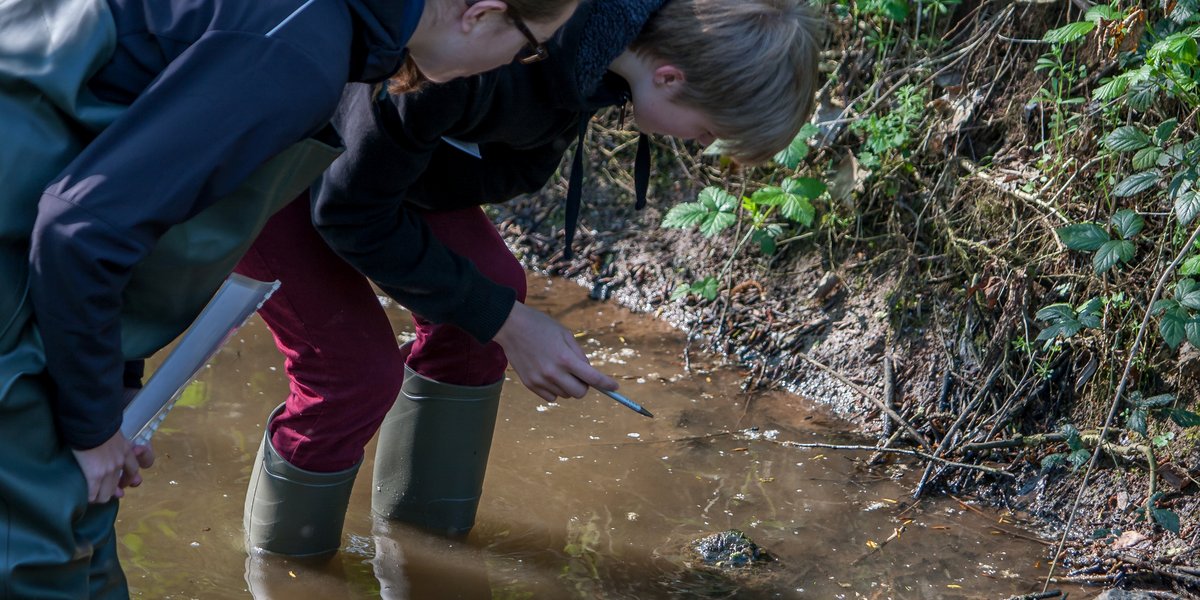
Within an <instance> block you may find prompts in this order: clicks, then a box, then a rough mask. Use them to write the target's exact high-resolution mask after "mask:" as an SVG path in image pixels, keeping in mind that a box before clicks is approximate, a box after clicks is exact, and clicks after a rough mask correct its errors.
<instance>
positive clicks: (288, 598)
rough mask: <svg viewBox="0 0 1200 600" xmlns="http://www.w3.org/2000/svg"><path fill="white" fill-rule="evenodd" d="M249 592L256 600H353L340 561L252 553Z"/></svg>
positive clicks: (249, 559)
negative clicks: (347, 599) (308, 599)
mask: <svg viewBox="0 0 1200 600" xmlns="http://www.w3.org/2000/svg"><path fill="white" fill-rule="evenodd" d="M245 577H246V589H248V590H249V591H250V596H251V597H253V598H254V599H255V600H294V599H296V598H354V597H355V595H354V594H353V592H352V590H351V586H350V582H349V581H348V580H347V578H346V573H345V571H344V569H343V568H342V563H341V561H337V560H333V561H331V560H328V559H327V558H325V559H322V560H320V561H319V562H316V563H314V562H311V561H305V560H304V559H297V558H292V557H287V556H279V555H274V554H271V553H269V552H263V551H261V550H253V551H251V552H250V553H249V556H247V557H246V573H245Z"/></svg>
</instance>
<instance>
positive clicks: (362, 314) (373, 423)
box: [236, 194, 525, 472]
mask: <svg viewBox="0 0 1200 600" xmlns="http://www.w3.org/2000/svg"><path fill="white" fill-rule="evenodd" d="M423 217H424V218H425V220H426V222H427V223H428V224H429V227H430V229H431V230H432V231H433V234H434V235H435V236H436V237H437V238H438V239H439V240H441V241H442V243H444V244H445V245H446V246H447V247H448V248H450V249H451V250H452V251H454V252H456V253H458V254H459V255H462V256H465V257H467V258H469V259H471V260H472V262H474V263H475V266H476V268H478V269H479V270H480V271H481V272H482V273H483V274H484V275H486V276H487V277H489V278H491V279H492V280H493V281H496V282H497V283H501V284H503V285H507V286H509V287H512V288H513V289H515V290H517V297H518V299H519V300H521V301H524V300H525V272H524V270H523V269H522V268H521V265H520V263H519V262H518V261H517V259H516V257H514V256H513V255H512V253H511V252H509V250H508V248H507V247H506V246H505V245H504V241H503V240H502V239H501V238H500V235H499V233H498V232H497V231H496V228H495V226H493V225H492V223H491V221H490V220H488V218H487V216H486V215H485V214H484V213H483V210H482V209H480V208H478V207H472V208H469V209H464V210H457V211H447V212H427V213H423ZM236 270H237V272H238V273H241V274H242V275H245V276H247V277H253V278H255V279H259V280H264V281H271V280H275V279H278V280H279V281H280V282H282V285H281V286H280V288H279V290H278V291H277V292H276V293H275V294H274V295H272V296H271V299H270V300H269V301H268V302H267V303H266V304H265V305H263V307H262V309H261V310H259V314H260V315H261V316H262V318H263V320H264V321H265V322H266V324H267V327H269V328H270V330H271V333H272V334H273V335H274V336H275V345H276V346H277V347H278V348H279V350H280V352H282V353H283V355H284V359H285V362H284V366H285V369H286V371H287V374H288V378H289V380H290V387H291V391H290V393H289V395H288V398H287V402H286V403H287V406H286V408H285V409H284V410H283V411H282V412H280V414H279V415H278V416H277V417H276V418H275V420H274V421H272V422H271V426H270V435H271V442H272V443H273V444H274V445H275V449H276V450H278V451H279V453H280V455H281V456H282V457H283V458H284V459H286V460H287V461H288V462H290V463H291V464H293V465H295V466H297V467H300V468H302V469H306V470H309V471H318V472H332V471H340V470H343V469H347V468H349V467H351V466H353V465H354V464H355V463H357V462H358V461H359V459H360V458H362V456H363V448H364V447H365V446H366V444H367V441H368V440H370V439H371V436H372V435H374V434H375V431H376V430H377V429H379V424H380V423H382V422H383V417H384V415H386V414H387V412H388V410H389V409H391V407H392V403H393V402H394V401H395V399H396V396H397V394H399V392H400V385H401V383H402V381H403V378H404V365H405V364H407V365H408V366H409V367H410V368H412V369H413V370H414V371H416V372H417V373H420V374H421V375H424V376H426V377H429V378H430V379H434V380H436V381H441V382H443V383H450V384H456V385H469V386H479V385H488V384H491V383H495V382H496V381H498V380H499V379H500V378H501V377H503V376H504V370H505V369H506V368H507V366H508V361H507V359H506V358H505V356H504V351H503V350H502V349H501V348H500V346H499V345H498V344H496V343H495V342H490V343H488V344H480V343H479V342H478V341H476V340H475V338H473V337H471V335H470V334H468V333H467V332H465V331H463V330H462V329H459V328H458V327H455V326H453V325H437V324H434V323H430V322H429V321H426V320H425V319H422V318H421V317H420V316H419V315H415V314H414V315H413V323H414V325H415V327H416V334H417V339H416V341H414V342H413V343H412V344H411V345H406V346H405V347H403V348H401V347H400V346H399V345H398V344H397V343H396V336H395V334H394V333H393V331H392V327H391V324H390V323H389V322H388V319H387V316H386V315H385V314H384V312H383V307H382V306H381V305H380V303H379V298H378V297H377V295H376V292H375V290H374V288H372V287H371V285H370V283H368V281H367V279H366V278H365V277H363V276H362V275H361V274H360V273H359V272H358V271H356V270H355V269H354V268H353V267H351V266H350V265H348V264H347V263H346V262H345V261H343V260H342V259H341V258H339V257H338V256H337V255H336V254H334V252H333V251H332V250H331V249H330V248H329V246H328V245H326V243H325V241H324V240H323V239H322V238H321V236H320V235H319V234H317V232H316V230H315V229H314V228H313V226H312V220H311V218H310V215H309V200H308V196H307V194H306V195H304V196H303V197H301V198H298V199H297V200H296V201H295V202H293V203H292V204H290V205H289V206H287V207H286V208H284V209H283V210H281V211H280V212H279V213H278V214H276V215H275V216H274V217H273V218H272V219H271V221H270V222H268V223H267V226H266V228H265V229H264V230H263V232H262V234H260V235H259V237H258V239H257V240H256V241H255V242H254V245H253V246H252V247H251V248H250V250H249V251H248V252H247V253H246V256H244V257H243V258H242V261H241V262H240V263H239V264H238V266H237V269H236Z"/></svg>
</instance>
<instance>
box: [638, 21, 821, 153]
mask: <svg viewBox="0 0 1200 600" xmlns="http://www.w3.org/2000/svg"><path fill="white" fill-rule="evenodd" d="M824 33H825V26H824V23H823V21H822V20H821V19H820V18H819V17H817V16H816V15H815V14H814V13H813V12H812V11H810V10H809V8H808V7H807V6H806V5H805V3H804V2H803V0H667V2H666V4H664V5H663V7H662V9H661V10H659V11H658V13H656V14H655V15H654V16H653V17H651V19H650V21H649V22H647V23H646V26H645V27H644V28H643V29H642V32H641V34H640V35H639V36H638V38H637V39H636V40H635V41H634V42H633V43H632V44H630V49H631V50H633V51H634V52H636V53H638V54H639V55H642V56H646V55H649V56H652V57H655V58H658V59H662V60H665V61H667V63H669V64H671V65H674V66H676V67H678V68H679V69H680V70H682V71H683V74H684V78H685V83H684V86H683V88H682V89H681V90H680V92H679V95H678V96H677V97H676V99H677V100H678V101H679V102H681V103H683V104H686V105H688V106H690V107H692V108H695V109H697V110H699V111H701V112H702V113H704V114H705V115H706V116H707V117H708V118H709V119H711V120H712V123H713V126H714V128H715V130H714V131H713V134H715V135H716V136H717V137H719V138H720V139H721V140H722V142H723V144H724V148H725V149H726V151H727V152H729V154H730V155H732V156H733V157H735V158H737V159H738V160H741V161H745V162H749V163H757V162H762V161H765V160H767V159H768V158H770V157H771V156H773V155H774V154H775V153H777V152H779V151H780V150H782V149H784V148H786V147H787V145H788V144H790V143H791V142H792V140H793V139H794V138H795V137H796V134H797V133H799V131H800V128H801V127H802V126H803V125H804V123H806V122H807V121H808V118H809V116H810V115H811V113H812V110H813V96H814V95H815V94H816V89H817V60H818V54H819V53H820V49H821V44H822V43H823V38H824Z"/></svg>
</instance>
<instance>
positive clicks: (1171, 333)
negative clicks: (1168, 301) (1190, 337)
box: [1158, 306, 1191, 350]
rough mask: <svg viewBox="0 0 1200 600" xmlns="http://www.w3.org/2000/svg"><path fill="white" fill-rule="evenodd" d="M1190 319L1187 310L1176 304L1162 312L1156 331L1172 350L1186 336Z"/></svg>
mask: <svg viewBox="0 0 1200 600" xmlns="http://www.w3.org/2000/svg"><path fill="white" fill-rule="evenodd" d="M1190 320H1191V319H1190V318H1188V314H1187V312H1185V311H1184V310H1183V309H1182V308H1180V307H1178V306H1177V307H1175V308H1173V309H1171V310H1168V311H1167V312H1166V313H1163V316H1162V320H1161V321H1159V323H1158V332H1159V333H1160V334H1162V337H1163V341H1165V342H1167V345H1168V346H1170V347H1171V349H1172V350H1174V349H1176V348H1178V347H1179V344H1180V343H1182V342H1183V340H1184V339H1185V338H1187V323H1188V321H1190Z"/></svg>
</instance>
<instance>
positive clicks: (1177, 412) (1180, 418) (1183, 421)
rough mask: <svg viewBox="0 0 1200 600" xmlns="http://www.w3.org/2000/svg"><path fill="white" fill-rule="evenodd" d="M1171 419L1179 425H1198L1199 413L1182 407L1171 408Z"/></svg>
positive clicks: (1199, 420)
mask: <svg viewBox="0 0 1200 600" xmlns="http://www.w3.org/2000/svg"><path fill="white" fill-rule="evenodd" d="M1171 420H1172V421H1174V422H1175V424H1176V425H1178V426H1180V427H1200V415H1198V414H1196V413H1194V412H1192V411H1190V410H1183V409H1182V408H1173V409H1171Z"/></svg>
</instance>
